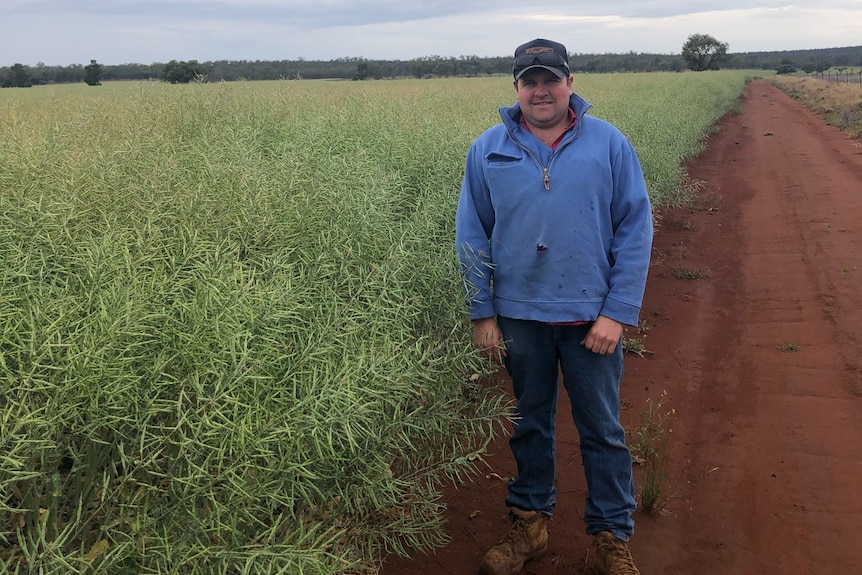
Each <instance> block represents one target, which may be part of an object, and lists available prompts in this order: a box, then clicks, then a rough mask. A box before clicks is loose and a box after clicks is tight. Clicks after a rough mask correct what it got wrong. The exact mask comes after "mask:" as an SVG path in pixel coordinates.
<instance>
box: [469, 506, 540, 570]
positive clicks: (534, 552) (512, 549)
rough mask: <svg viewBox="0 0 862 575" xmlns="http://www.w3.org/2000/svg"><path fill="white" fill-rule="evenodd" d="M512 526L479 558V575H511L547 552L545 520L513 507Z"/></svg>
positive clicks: (535, 514)
mask: <svg viewBox="0 0 862 575" xmlns="http://www.w3.org/2000/svg"><path fill="white" fill-rule="evenodd" d="M510 513H511V515H512V526H511V527H510V528H509V531H508V532H507V533H506V535H504V536H503V538H502V539H500V542H499V543H497V544H496V545H494V546H493V547H491V548H490V549H489V550H488V552H487V553H485V556H484V557H483V558H482V565H481V567H480V569H479V572H480V573H482V575H514V574H515V573H517V572H518V571H520V570H521V567H523V566H524V562H526V561H529V560H530V559H535V558H536V557H538V556H539V555H541V554H542V553H544V552H545V550H546V549H547V548H548V516H547V515H545V514H544V513H541V512H540V511H522V510H520V509H516V508H515V507H512V508H511V510H510Z"/></svg>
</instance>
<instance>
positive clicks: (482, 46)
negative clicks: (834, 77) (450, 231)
mask: <svg viewBox="0 0 862 575" xmlns="http://www.w3.org/2000/svg"><path fill="white" fill-rule="evenodd" d="M693 33H701V34H710V35H712V36H714V37H715V38H717V39H718V40H720V41H722V42H727V43H728V44H729V52H748V51H762V50H765V51H771V50H797V49H810V48H831V47H840V46H859V45H862V0H845V1H834V2H833V1H829V0H818V1H806V2H792V1H790V0H788V1H775V2H773V1H757V0H724V1H721V0H710V1H700V0H667V1H662V0H659V1H649V0H647V1H643V0H631V1H608V0H603V1H597V2H580V1H577V0H536V1H533V2H530V1H529V0H421V1H415V0H368V1H354V0H0V66H10V65H12V64H14V63H22V64H27V65H31V66H32V65H36V64H37V63H38V62H43V63H45V64H48V65H63V66H66V65H69V64H87V63H89V61H90V60H91V59H95V60H98V61H99V62H100V63H102V64H123V63H132V62H133V63H141V64H151V63H153V62H167V61H169V60H174V59H175V60H192V59H194V60H198V61H201V62H204V61H208V60H295V59H298V58H305V59H306V60H331V59H334V58H340V57H364V58H368V59H385V60H409V59H412V58H416V57H420V56H432V55H436V56H446V57H448V56H462V55H476V56H508V55H510V54H511V53H512V51H513V50H514V48H515V46H516V45H517V44H520V43H521V42H525V41H527V40H530V39H532V38H536V37H544V38H551V39H554V40H558V41H560V42H562V43H564V44H565V45H566V47H567V48H568V49H569V51H570V52H572V53H622V52H629V51H634V52H654V53H662V54H670V53H679V51H680V48H681V47H682V45H683V43H684V42H685V40H686V38H687V37H688V36H689V35H690V34H693Z"/></svg>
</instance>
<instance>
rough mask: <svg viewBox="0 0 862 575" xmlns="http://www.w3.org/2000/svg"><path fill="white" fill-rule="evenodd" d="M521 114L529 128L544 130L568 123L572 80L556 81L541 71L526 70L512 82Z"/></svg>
mask: <svg viewBox="0 0 862 575" xmlns="http://www.w3.org/2000/svg"><path fill="white" fill-rule="evenodd" d="M515 90H517V92H518V103H519V104H521V112H522V113H523V114H524V119H525V120H526V121H527V124H528V125H529V126H530V127H531V128H538V129H541V130H547V129H550V128H554V127H557V125H558V124H561V123H564V122H565V123H568V119H569V112H568V109H569V96H571V95H572V77H571V76H568V77H567V78H557V77H556V76H555V75H554V74H553V73H552V72H549V71H548V70H544V69H542V68H536V69H535V70H530V71H528V72H527V73H525V74H524V75H523V76H521V77H520V78H519V79H518V80H516V81H515Z"/></svg>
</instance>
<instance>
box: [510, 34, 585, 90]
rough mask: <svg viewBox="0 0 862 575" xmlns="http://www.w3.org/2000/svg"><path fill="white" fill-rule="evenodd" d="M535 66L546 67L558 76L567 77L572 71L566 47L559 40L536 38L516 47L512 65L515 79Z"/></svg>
mask: <svg viewBox="0 0 862 575" xmlns="http://www.w3.org/2000/svg"><path fill="white" fill-rule="evenodd" d="M534 68H544V69H545V70H548V71H550V72H553V73H554V74H556V76H557V77H558V78H567V77H568V76H569V75H571V71H570V70H569V53H568V52H567V51H566V47H565V46H563V45H562V44H560V43H559V42H554V41H552V40H545V39H544V38H536V39H535V40H530V41H529V42H527V43H526V44H521V45H520V46H518V47H517V48H515V61H514V64H513V66H512V74H513V75H514V76H515V80H517V79H519V78H520V77H521V76H523V75H524V72H526V71H527V70H532V69H534Z"/></svg>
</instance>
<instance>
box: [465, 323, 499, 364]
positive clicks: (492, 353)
mask: <svg viewBox="0 0 862 575" xmlns="http://www.w3.org/2000/svg"><path fill="white" fill-rule="evenodd" d="M473 344H474V345H475V346H476V349H478V350H479V352H480V353H481V354H482V355H484V356H485V357H487V358H488V359H490V360H491V361H493V362H495V363H499V364H502V363H503V358H504V357H506V346H505V344H504V343H503V332H502V331H500V326H498V325H497V320H495V319H494V318H493V317H486V318H483V319H476V320H473Z"/></svg>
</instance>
